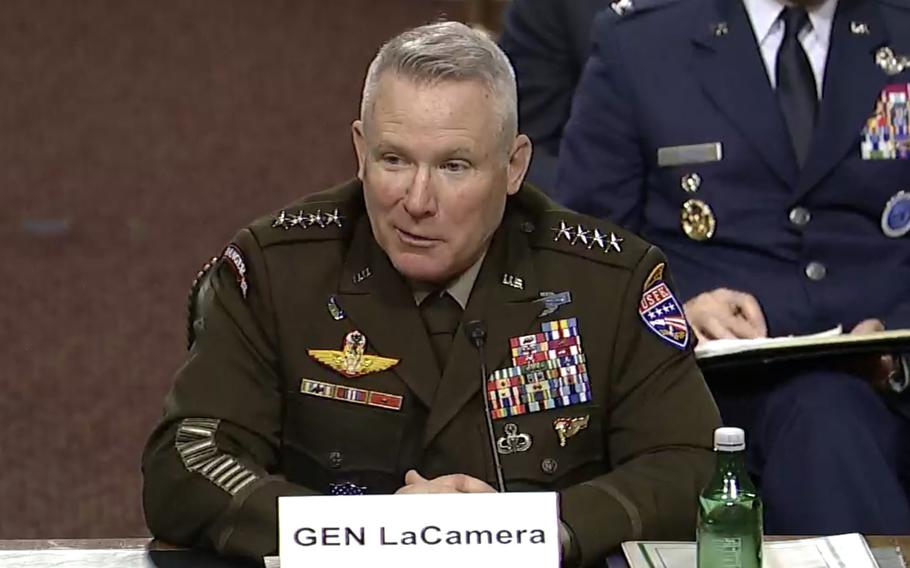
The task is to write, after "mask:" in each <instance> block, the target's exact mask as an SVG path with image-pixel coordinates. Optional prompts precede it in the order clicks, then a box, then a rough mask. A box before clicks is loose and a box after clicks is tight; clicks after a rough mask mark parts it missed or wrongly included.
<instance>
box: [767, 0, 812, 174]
mask: <svg viewBox="0 0 910 568" xmlns="http://www.w3.org/2000/svg"><path fill="white" fill-rule="evenodd" d="M780 18H781V20H783V22H784V40H783V41H782V42H781V44H780V49H779V50H777V100H778V102H779V103H780V108H781V111H783V113H784V121H785V122H786V123H787V130H789V131H790V141H791V142H792V143H793V150H794V152H796V161H797V163H798V164H799V166H800V168H802V166H803V164H805V162H806V157H807V156H808V155H809V148H810V146H811V145H812V132H813V131H814V130H815V114H816V112H817V111H818V95H817V93H816V90H815V76H814V75H813V74H812V66H811V65H809V58H808V57H806V52H805V51H804V50H803V46H802V45H801V44H800V43H799V38H798V37H797V35H798V34H799V32H800V30H802V29H803V28H804V27H805V26H806V24H808V23H809V15H808V14H807V13H806V10H805V9H804V8H796V7H790V8H784V9H783V11H781V14H780Z"/></svg>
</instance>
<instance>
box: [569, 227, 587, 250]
mask: <svg viewBox="0 0 910 568" xmlns="http://www.w3.org/2000/svg"><path fill="white" fill-rule="evenodd" d="M590 234H591V231H585V228H584V227H582V226H581V225H578V227H577V228H576V229H575V238H574V239H572V244H573V245H574V244H575V243H577V242H578V241H581V244H583V245H586V244H588V235H590Z"/></svg>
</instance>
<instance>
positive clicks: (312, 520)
mask: <svg viewBox="0 0 910 568" xmlns="http://www.w3.org/2000/svg"><path fill="white" fill-rule="evenodd" d="M278 547H279V553H280V554H279V555H280V557H281V566H282V568H298V567H299V568H304V567H305V568H310V567H312V566H333V567H338V568H344V567H347V566H351V567H354V566H356V567H362V566H395V567H397V568H408V567H415V568H416V567H418V566H419V567H421V568H424V567H425V566H433V567H438V568H447V567H452V568H465V567H483V566H522V567H523V568H558V566H559V511H558V496H557V494H556V493H470V494H468V493H447V494H432V495H353V496H316V497H280V498H279V499H278Z"/></svg>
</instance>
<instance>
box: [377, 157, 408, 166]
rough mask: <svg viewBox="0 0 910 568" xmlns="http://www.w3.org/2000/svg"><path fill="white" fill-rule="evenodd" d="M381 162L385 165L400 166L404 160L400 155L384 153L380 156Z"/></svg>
mask: <svg viewBox="0 0 910 568" xmlns="http://www.w3.org/2000/svg"><path fill="white" fill-rule="evenodd" d="M382 163H383V164H385V165H387V166H400V165H401V164H403V163H404V160H402V159H401V156H396V155H394V154H386V155H385V156H383V157H382Z"/></svg>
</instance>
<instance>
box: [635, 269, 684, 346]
mask: <svg viewBox="0 0 910 568" xmlns="http://www.w3.org/2000/svg"><path fill="white" fill-rule="evenodd" d="M665 267H666V265H665V264H664V263H663V262H661V263H660V264H658V265H657V266H655V267H654V270H652V271H651V274H650V275H649V276H648V278H647V279H646V280H645V284H644V286H643V287H642V293H641V302H640V303H639V305H638V314H639V315H640V316H641V320H642V321H643V322H645V325H646V326H648V329H650V330H651V331H652V332H654V334H656V335H657V336H658V337H660V338H661V339H663V340H664V341H666V342H667V343H669V344H670V345H673V346H674V347H677V348H679V349H685V348H686V347H687V346H688V345H689V324H688V323H687V322H686V316H685V315H683V310H682V307H681V306H680V305H679V302H678V301H677V300H676V296H674V295H673V291H672V290H670V287H669V286H667V283H666V282H665V281H664V278H663V277H664V268H665Z"/></svg>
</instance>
